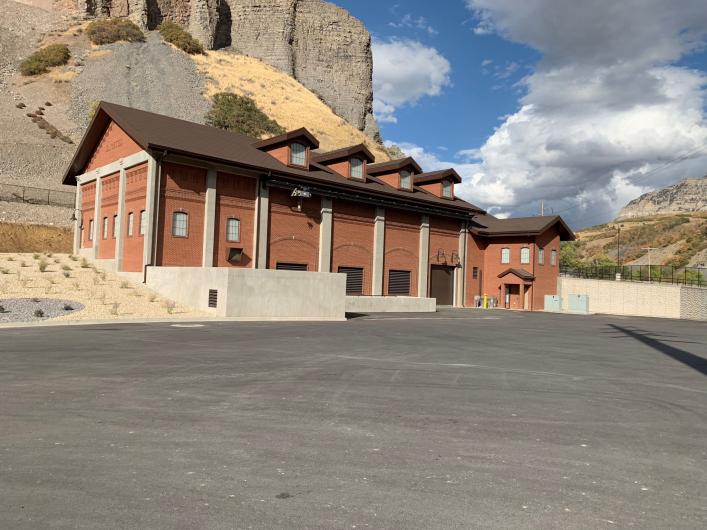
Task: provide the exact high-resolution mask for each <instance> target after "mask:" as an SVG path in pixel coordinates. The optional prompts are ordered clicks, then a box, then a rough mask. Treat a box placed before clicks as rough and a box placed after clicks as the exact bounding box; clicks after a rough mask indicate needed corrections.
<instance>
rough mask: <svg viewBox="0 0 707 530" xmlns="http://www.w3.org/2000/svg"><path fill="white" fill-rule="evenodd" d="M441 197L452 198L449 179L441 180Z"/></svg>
mask: <svg viewBox="0 0 707 530" xmlns="http://www.w3.org/2000/svg"><path fill="white" fill-rule="evenodd" d="M442 197H444V198H445V199H451V198H452V182H451V181H449V180H443V181H442Z"/></svg>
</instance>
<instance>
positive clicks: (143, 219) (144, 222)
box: [140, 210, 147, 236]
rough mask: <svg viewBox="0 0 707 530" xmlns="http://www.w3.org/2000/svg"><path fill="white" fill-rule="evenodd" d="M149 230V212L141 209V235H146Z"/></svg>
mask: <svg viewBox="0 0 707 530" xmlns="http://www.w3.org/2000/svg"><path fill="white" fill-rule="evenodd" d="M146 232H147V212H146V211H145V210H140V235H141V236H144V235H145V233H146Z"/></svg>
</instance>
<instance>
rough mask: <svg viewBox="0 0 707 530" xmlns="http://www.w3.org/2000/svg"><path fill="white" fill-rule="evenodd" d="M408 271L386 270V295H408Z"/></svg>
mask: <svg viewBox="0 0 707 530" xmlns="http://www.w3.org/2000/svg"><path fill="white" fill-rule="evenodd" d="M411 276H412V274H411V273H410V271H394V270H391V271H389V272H388V295H390V296H410V278H411Z"/></svg>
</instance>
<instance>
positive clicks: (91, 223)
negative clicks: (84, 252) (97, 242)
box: [88, 219, 93, 241]
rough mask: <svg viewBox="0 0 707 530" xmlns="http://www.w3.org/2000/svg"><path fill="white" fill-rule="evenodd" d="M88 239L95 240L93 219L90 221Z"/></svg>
mask: <svg viewBox="0 0 707 530" xmlns="http://www.w3.org/2000/svg"><path fill="white" fill-rule="evenodd" d="M88 240H89V241H93V219H90V220H89V221H88Z"/></svg>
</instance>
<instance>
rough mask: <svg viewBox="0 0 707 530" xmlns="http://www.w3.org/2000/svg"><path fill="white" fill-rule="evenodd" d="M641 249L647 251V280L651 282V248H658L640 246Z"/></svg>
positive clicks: (654, 248)
mask: <svg viewBox="0 0 707 530" xmlns="http://www.w3.org/2000/svg"><path fill="white" fill-rule="evenodd" d="M641 250H647V251H648V281H649V282H652V281H653V275H652V274H651V250H658V249H657V248H656V247H645V248H642V249H641Z"/></svg>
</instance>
